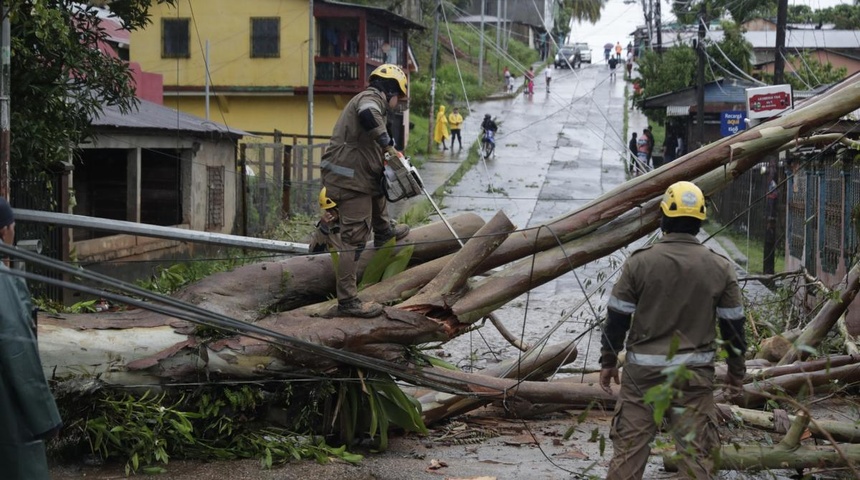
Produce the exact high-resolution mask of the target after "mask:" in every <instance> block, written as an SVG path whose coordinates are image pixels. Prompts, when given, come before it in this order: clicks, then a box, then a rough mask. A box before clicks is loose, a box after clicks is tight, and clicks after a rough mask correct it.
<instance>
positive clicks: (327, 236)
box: [308, 187, 343, 253]
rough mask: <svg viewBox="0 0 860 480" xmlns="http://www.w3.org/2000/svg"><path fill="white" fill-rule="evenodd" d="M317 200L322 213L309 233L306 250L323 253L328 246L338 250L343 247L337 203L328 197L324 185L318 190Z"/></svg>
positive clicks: (327, 249)
mask: <svg viewBox="0 0 860 480" xmlns="http://www.w3.org/2000/svg"><path fill="white" fill-rule="evenodd" d="M319 202H320V210H321V211H322V214H321V216H320V219H319V221H318V222H317V224H316V229H314V231H313V233H312V234H311V240H310V242H308V251H309V252H310V253H323V252H327V251H329V248H331V249H332V250H334V251H339V250H341V249H342V248H343V245H342V243H341V240H340V225H339V223H338V220H339V218H340V215H339V214H338V212H337V204H336V203H334V200H332V199H330V198H328V195H327V192H326V188H325V187H323V188H322V189H321V190H320V195H319Z"/></svg>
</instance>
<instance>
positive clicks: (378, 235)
mask: <svg viewBox="0 0 860 480" xmlns="http://www.w3.org/2000/svg"><path fill="white" fill-rule="evenodd" d="M406 92H408V89H407V79H406V74H405V73H403V70H402V69H401V68H400V67H398V66H397V65H393V64H387V63H386V64H382V65H380V66H379V67H377V68H376V69H375V70H374V71H373V72H372V73H371V74H370V85H369V86H368V87H367V89H365V90H364V91H363V92H361V93H359V94H358V95H356V96H354V97H353V98H352V100H350V101H349V103H347V104H346V106H345V107H344V109H343V113H341V114H340V117H339V118H338V119H337V122H336V123H335V125H334V129H333V130H332V134H331V141H330V143H329V146H328V148H327V149H326V151H325V153H324V154H323V157H322V162H321V164H320V169H321V170H322V184H323V187H325V188H326V198H328V199H329V200H330V201H331V202H332V203H333V204H336V205H337V208H338V212H339V214H340V215H339V219H338V227H339V229H340V238H341V241H342V242H343V244H344V246H346V247H347V248H348V250H346V251H340V252H339V253H340V255H339V256H338V262H337V269H336V272H335V273H336V285H337V311H338V314H340V315H346V316H353V317H362V318H370V317H376V316H379V315H380V314H382V305H380V304H379V303H376V302H362V301H361V299H360V298H359V297H358V288H357V286H356V272H357V270H358V258H359V257H360V256H361V252H362V251H363V250H364V248H365V245H366V244H367V242H368V240H370V236H371V230H372V232H373V245H374V246H375V247H381V246H382V245H384V244H385V243H386V242H387V241H389V240H390V239H391V238H396V239H397V240H400V239H402V238H403V237H405V236H406V235H407V234H408V233H409V226H408V225H392V223H391V222H390V220H389V217H388V203H387V201H386V199H385V195H382V194H381V193H380V191H379V185H380V183H381V182H382V177H383V171H384V162H385V158H386V156H387V158H388V165H389V166H390V167H391V168H392V169H394V170H395V171H400V170H402V169H403V167H404V165H403V164H402V163H400V161H399V158H400V157H399V153H398V152H397V150H396V149H395V148H394V140H393V139H392V138H391V136H390V135H389V133H388V130H387V128H386V125H387V124H388V114H389V112H390V111H393V110H394V109H395V108H396V107H397V105H398V104H399V103H400V101H401V100H400V99H401V98H402V99H404V100H405V99H406V95H407V93H406Z"/></svg>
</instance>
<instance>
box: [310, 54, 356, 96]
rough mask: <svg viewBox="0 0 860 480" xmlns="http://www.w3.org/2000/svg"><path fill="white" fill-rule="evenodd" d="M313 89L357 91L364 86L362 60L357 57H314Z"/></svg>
mask: <svg viewBox="0 0 860 480" xmlns="http://www.w3.org/2000/svg"><path fill="white" fill-rule="evenodd" d="M314 62H315V66H316V75H315V77H314V78H315V80H314V89H315V90H318V91H331V92H359V91H361V90H362V89H363V88H364V84H365V79H364V74H363V73H362V68H361V66H362V63H363V62H362V61H361V59H359V58H358V57H315V58H314Z"/></svg>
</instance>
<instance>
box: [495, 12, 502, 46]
mask: <svg viewBox="0 0 860 480" xmlns="http://www.w3.org/2000/svg"><path fill="white" fill-rule="evenodd" d="M501 38H502V0H496V48H497V49H499V48H502V44H501V43H499V41H501Z"/></svg>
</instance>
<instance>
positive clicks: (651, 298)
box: [600, 182, 746, 479]
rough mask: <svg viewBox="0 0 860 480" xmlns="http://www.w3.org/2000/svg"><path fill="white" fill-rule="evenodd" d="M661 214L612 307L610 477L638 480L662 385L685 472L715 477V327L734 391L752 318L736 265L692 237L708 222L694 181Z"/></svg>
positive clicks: (666, 199)
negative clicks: (656, 234)
mask: <svg viewBox="0 0 860 480" xmlns="http://www.w3.org/2000/svg"><path fill="white" fill-rule="evenodd" d="M660 209H661V210H662V212H663V215H662V218H661V223H660V228H661V230H662V231H663V234H664V235H663V238H662V239H661V240H660V241H658V242H657V243H655V244H653V245H650V246H647V247H644V248H641V249H639V250H637V251H636V252H634V253H633V254H632V255H631V256H630V257H629V258H628V260H627V262H626V263H625V264H624V267H623V270H622V273H621V276H620V278H619V279H618V281H617V283H616V284H615V287H614V288H613V289H612V295H611V297H610V299H609V304H608V305H607V319H606V324H605V325H604V329H603V338H602V341H601V350H600V352H601V356H600V365H601V371H600V385H601V386H602V387H603V389H604V390H606V391H607V392H609V393H611V390H610V381H611V380H615V383H616V384H617V383H619V378H618V377H619V375H618V369H617V355H618V352H620V351H621V350H622V349H623V348H624V347H625V337H627V342H626V348H627V356H626V360H625V363H624V369H623V372H624V380H623V381H622V382H620V383H621V390H620V392H619V394H618V402H617V404H616V407H615V417H614V419H613V421H612V428H611V431H610V438H611V439H612V446H613V449H614V452H613V457H612V460H611V461H610V464H609V472H608V474H607V477H606V478H608V479H639V478H642V475H643V473H644V471H645V466H646V464H647V462H648V456H649V454H650V452H651V448H650V446H649V444H650V443H651V441H652V440H653V439H654V435H655V434H656V432H657V427H658V425H657V424H656V423H655V420H654V413H655V412H654V410H653V408H652V405H649V404H646V403H645V401H644V396H645V394H646V393H647V392H648V391H649V389H651V388H652V387H657V386H661V385H666V386H669V387H670V388H671V389H672V392H673V393H674V395H672V400H671V404H670V405H669V406H668V408H666V410H665V418H666V419H667V420H668V421H669V425H670V431H671V433H672V436H673V437H674V439H675V448H676V450H677V453H678V454H679V455H680V462H679V465H680V473H681V475H682V476H683V477H684V478H697V479H706V478H713V462H712V460H711V459H712V458H713V456H712V454H713V452H712V450H714V449H717V448H719V447H720V439H719V434H718V432H717V427H716V425H715V424H714V421H713V419H714V413H715V406H714V394H713V387H714V359H715V357H716V354H717V352H716V345H715V344H716V329H717V324H718V323H719V329H720V334H721V337H722V339H723V340H724V341H725V342H726V349H727V353H728V360H727V362H728V365H729V369H728V377H727V378H728V383H729V386H730V387H731V388H733V389H734V391H735V392H737V391H738V389H739V387H740V386H741V385H742V382H743V377H744V375H745V373H746V366H745V364H744V357H743V353H744V351H745V350H746V336H745V333H744V324H745V322H746V319H745V317H744V309H743V298H742V297H741V290H740V287H739V286H738V281H737V278H736V276H735V271H734V268H733V267H732V265H731V262H729V260H728V259H726V258H724V257H722V256H720V255H717V254H716V253H714V252H712V251H711V250H710V249H709V248H708V247H706V246H704V245H702V244H701V243H700V242H699V241H698V240H697V239H696V234H697V233H698V232H699V228H700V227H701V225H702V221H703V220H704V219H705V198H704V196H703V195H702V191H701V190H699V187H697V186H696V185H695V184H693V183H690V182H677V183H675V184H672V185H671V186H669V188H668V189H667V190H666V193H665V194H664V195H663V200H662V201H661V202H660ZM634 317H635V318H634ZM631 320H632V325H631ZM628 330H630V334H629V335H627V331H628Z"/></svg>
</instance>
